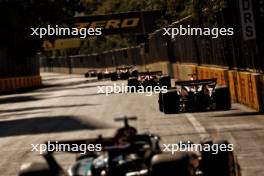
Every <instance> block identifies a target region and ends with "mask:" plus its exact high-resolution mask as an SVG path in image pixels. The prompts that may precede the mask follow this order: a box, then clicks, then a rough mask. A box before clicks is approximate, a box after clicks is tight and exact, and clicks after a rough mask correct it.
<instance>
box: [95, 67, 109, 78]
mask: <svg viewBox="0 0 264 176" xmlns="http://www.w3.org/2000/svg"><path fill="white" fill-rule="evenodd" d="M111 74H112V72H111V71H109V70H107V69H106V70H105V71H103V72H98V73H97V80H102V79H109V78H111Z"/></svg>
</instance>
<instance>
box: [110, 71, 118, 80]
mask: <svg viewBox="0 0 264 176" xmlns="http://www.w3.org/2000/svg"><path fill="white" fill-rule="evenodd" d="M117 80H118V74H117V73H116V72H113V73H111V81H117Z"/></svg>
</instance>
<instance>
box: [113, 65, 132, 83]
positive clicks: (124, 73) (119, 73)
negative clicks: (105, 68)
mask: <svg viewBox="0 0 264 176" xmlns="http://www.w3.org/2000/svg"><path fill="white" fill-rule="evenodd" d="M132 68H133V67H132V66H130V67H117V68H116V71H115V72H112V73H111V81H117V80H127V79H128V78H129V77H130V76H131V73H130V70H131V69H132Z"/></svg>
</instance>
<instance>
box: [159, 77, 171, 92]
mask: <svg viewBox="0 0 264 176" xmlns="http://www.w3.org/2000/svg"><path fill="white" fill-rule="evenodd" d="M159 86H160V87H162V86H166V87H167V89H168V88H170V87H171V77H170V76H161V78H160V79H159Z"/></svg>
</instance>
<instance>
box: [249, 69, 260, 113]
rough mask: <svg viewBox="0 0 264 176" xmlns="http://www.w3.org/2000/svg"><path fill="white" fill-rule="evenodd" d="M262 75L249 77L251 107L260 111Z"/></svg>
mask: <svg viewBox="0 0 264 176" xmlns="http://www.w3.org/2000/svg"><path fill="white" fill-rule="evenodd" d="M260 76H261V75H260V74H254V73H252V74H250V75H249V92H248V94H249V95H248V96H249V106H250V107H251V108H254V109H256V110H258V111H261V110H262V106H261V101H260V100H261V96H260V85H259V83H260Z"/></svg>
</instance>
